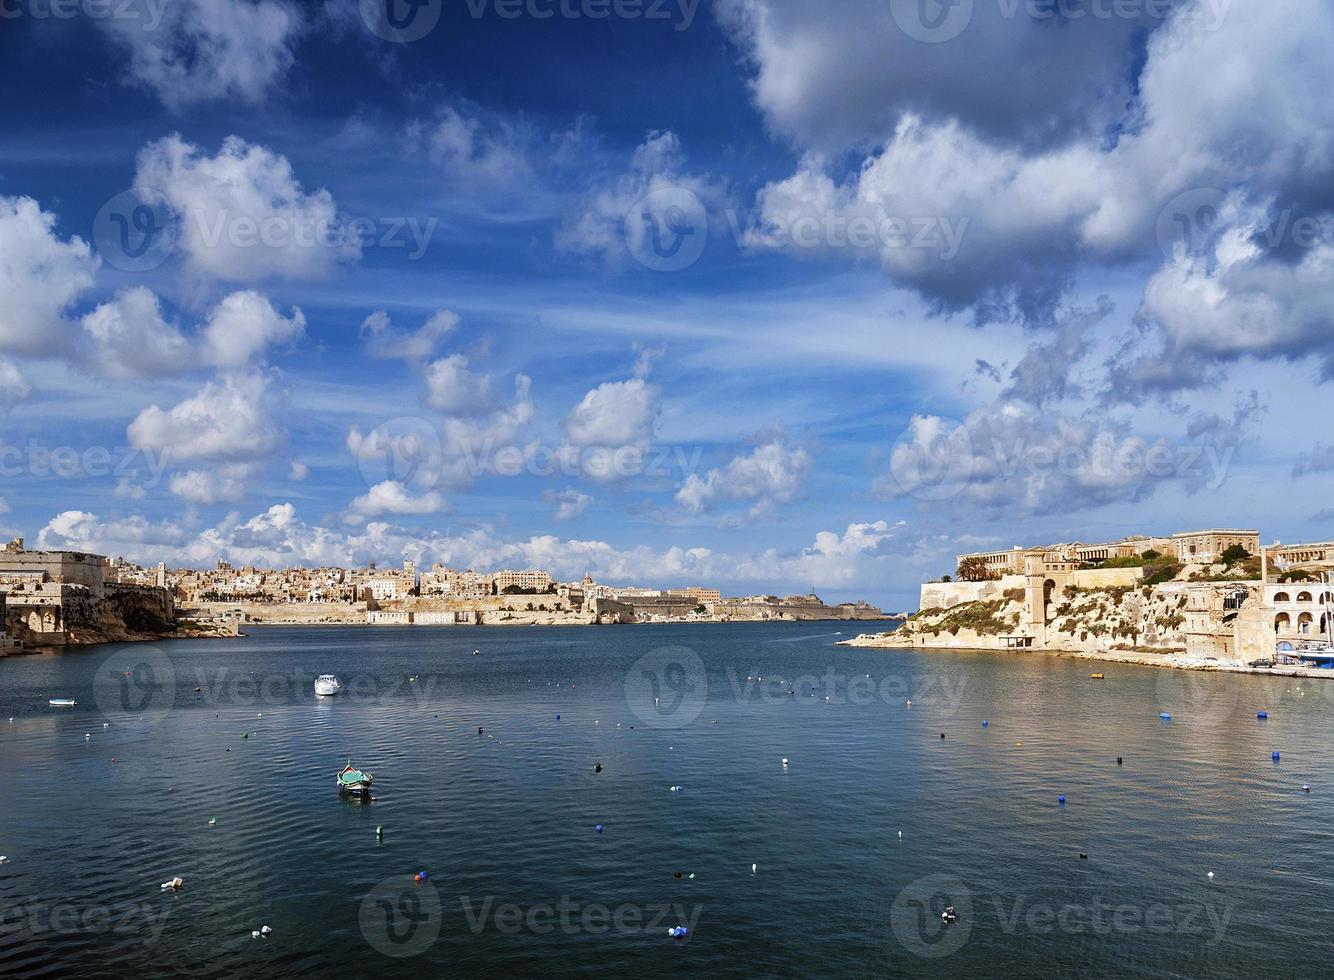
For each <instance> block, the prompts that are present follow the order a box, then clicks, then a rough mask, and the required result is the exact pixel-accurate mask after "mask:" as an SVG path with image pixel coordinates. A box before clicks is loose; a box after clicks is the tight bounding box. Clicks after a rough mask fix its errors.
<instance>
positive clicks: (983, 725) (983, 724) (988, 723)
mask: <svg viewBox="0 0 1334 980" xmlns="http://www.w3.org/2000/svg"><path fill="white" fill-rule="evenodd" d="M982 727H983V728H990V727H991V722H989V721H987V720H986V719H985V718H983V719H982Z"/></svg>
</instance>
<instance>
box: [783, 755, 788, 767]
mask: <svg viewBox="0 0 1334 980" xmlns="http://www.w3.org/2000/svg"><path fill="white" fill-rule="evenodd" d="M783 768H784V769H786V768H787V756H784V757H783Z"/></svg>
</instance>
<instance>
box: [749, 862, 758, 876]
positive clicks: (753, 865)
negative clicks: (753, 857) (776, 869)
mask: <svg viewBox="0 0 1334 980" xmlns="http://www.w3.org/2000/svg"><path fill="white" fill-rule="evenodd" d="M758 867H759V865H758V864H752V865H751V866H750V873H751V874H754V873H755V869H756V868H758Z"/></svg>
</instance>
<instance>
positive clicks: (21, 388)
mask: <svg viewBox="0 0 1334 980" xmlns="http://www.w3.org/2000/svg"><path fill="white" fill-rule="evenodd" d="M31 394H32V386H31V385H30V384H29V383H28V379H27V378H25V377H24V376H23V372H22V371H20V370H19V368H18V365H17V364H15V363H14V362H13V361H11V360H9V359H7V358H3V357H0V411H4V412H11V411H13V409H14V406H15V405H17V404H18V403H19V402H22V401H26V400H27V398H28V396H29V395H31Z"/></svg>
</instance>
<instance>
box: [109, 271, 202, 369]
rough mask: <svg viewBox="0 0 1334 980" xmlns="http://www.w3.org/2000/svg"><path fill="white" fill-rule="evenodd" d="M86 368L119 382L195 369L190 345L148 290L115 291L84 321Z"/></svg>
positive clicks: (139, 287)
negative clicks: (166, 317) (168, 319)
mask: <svg viewBox="0 0 1334 980" xmlns="http://www.w3.org/2000/svg"><path fill="white" fill-rule="evenodd" d="M83 332H84V336H85V338H86V339H87V341H88V345H89V349H88V352H87V356H86V357H85V361H86V364H87V367H88V369H89V370H91V371H93V372H95V373H97V374H99V375H101V376H103V377H106V378H112V379H115V380H118V381H125V380H131V379H136V378H156V377H161V376H163V375H168V374H179V373H182V372H185V371H189V370H190V369H191V368H193V367H194V359H193V357H192V356H191V350H190V344H189V342H188V341H187V340H186V339H185V337H183V336H182V335H181V332H180V330H179V329H178V328H177V326H176V325H175V324H173V323H168V322H167V321H166V320H165V319H164V318H163V316H162V307H161V304H160V303H159V302H158V298H157V296H156V295H154V294H153V292H152V291H151V290H148V289H145V288H144V287H143V286H135V287H133V288H131V289H125V290H122V291H121V292H119V293H117V294H116V295H115V297H114V298H113V299H111V300H108V301H107V302H105V303H103V304H102V305H101V306H99V307H97V309H95V310H93V312H91V313H89V314H88V315H86V316H85V317H84V318H83Z"/></svg>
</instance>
